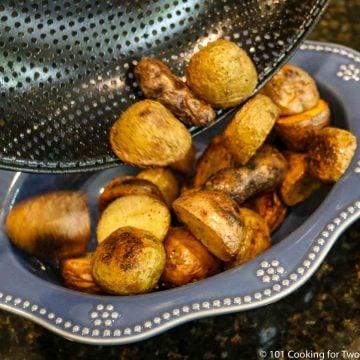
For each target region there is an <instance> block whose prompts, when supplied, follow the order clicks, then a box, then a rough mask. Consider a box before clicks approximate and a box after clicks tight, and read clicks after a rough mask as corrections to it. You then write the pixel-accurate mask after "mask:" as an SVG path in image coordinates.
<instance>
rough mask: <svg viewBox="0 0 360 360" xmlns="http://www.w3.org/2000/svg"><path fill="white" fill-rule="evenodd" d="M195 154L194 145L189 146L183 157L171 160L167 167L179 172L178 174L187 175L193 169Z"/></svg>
mask: <svg viewBox="0 0 360 360" xmlns="http://www.w3.org/2000/svg"><path fill="white" fill-rule="evenodd" d="M195 156H196V149H195V147H194V146H191V148H190V150H189V151H188V153H187V154H186V156H185V157H184V158H183V159H181V160H179V161H175V162H173V163H172V164H170V165H169V167H170V168H171V169H173V170H175V171H177V172H179V173H180V174H183V175H188V174H190V173H191V171H192V169H193V166H194V162H195Z"/></svg>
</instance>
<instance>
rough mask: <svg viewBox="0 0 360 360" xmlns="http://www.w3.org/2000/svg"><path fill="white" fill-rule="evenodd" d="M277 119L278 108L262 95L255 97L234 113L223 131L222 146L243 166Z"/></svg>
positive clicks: (263, 140)
mask: <svg viewBox="0 0 360 360" xmlns="http://www.w3.org/2000/svg"><path fill="white" fill-rule="evenodd" d="M278 118H279V110H278V108H277V107H276V105H275V104H274V103H273V102H272V101H271V100H270V98H268V97H267V96H264V95H256V96H255V97H254V98H252V99H251V100H249V101H248V102H247V103H246V104H245V105H244V106H243V107H242V108H241V109H240V110H239V111H238V112H237V113H236V115H235V117H234V118H233V119H232V120H231V122H230V123H229V124H228V125H227V127H226V129H225V131H224V144H225V146H226V147H227V149H228V150H229V151H230V153H231V155H232V156H233V157H234V159H235V160H236V162H237V163H238V164H240V165H245V164H246V163H247V162H248V161H249V159H250V158H251V157H252V156H253V155H254V154H255V153H256V151H257V149H258V148H259V147H260V146H261V145H262V144H263V143H264V142H265V139H266V137H267V136H268V135H269V133H270V131H271V129H272V128H273V126H274V124H275V121H276V120H277V119H278Z"/></svg>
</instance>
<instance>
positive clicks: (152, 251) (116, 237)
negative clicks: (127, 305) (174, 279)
mask: <svg viewBox="0 0 360 360" xmlns="http://www.w3.org/2000/svg"><path fill="white" fill-rule="evenodd" d="M164 266H165V250H164V246H163V244H162V243H161V242H160V241H159V240H158V239H157V238H156V237H155V236H154V235H152V234H151V233H149V232H148V231H145V230H140V229H136V228H133V227H123V228H120V229H117V230H116V231H114V232H113V233H111V234H110V235H109V236H108V237H107V238H106V239H105V240H104V241H103V242H102V243H101V244H99V245H98V247H97V248H96V251H95V255H94V259H93V266H92V274H93V277H94V280H95V282H96V283H97V284H98V285H99V286H100V287H101V288H102V289H104V290H105V291H106V292H108V293H110V294H116V295H134V294H142V293H146V292H149V291H151V290H152V289H153V288H154V287H155V286H156V285H157V283H158V280H159V278H160V275H161V273H162V271H163V269H164Z"/></svg>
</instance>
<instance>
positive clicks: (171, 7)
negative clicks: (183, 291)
mask: <svg viewBox="0 0 360 360" xmlns="http://www.w3.org/2000/svg"><path fill="white" fill-rule="evenodd" d="M325 3H326V0H316V1H314V0H302V1H298V0H262V1H261V0H244V1H238V0H234V1H231V0H178V1H176V0H175V1H169V0H166V1H165V0H164V1H160V0H147V1H146V0H140V1H139V0H112V1H109V0H108V1H105V0H101V1H100V0H96V1H95V0H71V1H70V0H68V1H66V0H41V1H40V0H38V1H36V0H17V1H9V0H3V1H1V2H0V166H1V167H5V168H11V169H26V170H30V171H45V170H47V171H49V170H50V171H65V170H66V171H73V170H81V169H91V168H93V169H95V168H101V167H106V166H111V165H115V164H117V163H118V161H117V160H116V159H115V157H114V156H113V155H112V152H111V150H110V148H109V145H108V131H109V128H110V126H111V125H112V123H113V122H114V120H115V119H116V118H117V117H118V116H119V115H120V114H121V112H122V111H123V110H124V109H125V108H126V107H128V106H129V104H131V103H133V102H135V101H136V100H138V99H139V97H141V94H140V93H139V90H138V87H137V84H136V82H135V80H134V78H133V74H132V69H133V66H134V64H135V63H136V61H137V60H138V59H139V58H141V57H142V56H144V55H152V56H155V57H157V58H160V59H162V60H164V61H166V62H167V63H169V65H170V67H171V68H172V69H173V70H175V71H177V72H178V73H179V74H180V75H183V69H184V68H185V67H186V64H187V62H188V60H189V58H190V56H191V54H192V53H193V52H194V51H197V50H198V49H199V48H200V47H201V46H204V45H206V44H207V43H208V42H209V41H212V40H215V39H217V38H220V37H228V38H229V39H230V40H233V41H235V42H236V43H238V44H239V45H240V46H242V47H243V48H244V49H246V51H248V53H249V54H250V56H251V57H252V59H253V60H254V62H255V64H256V66H257V69H258V72H259V74H260V82H261V83H262V82H264V81H265V80H266V79H267V77H268V76H269V75H270V74H271V73H272V71H273V70H274V68H275V67H276V65H278V64H279V63H280V62H282V61H284V60H285V57H286V56H287V55H288V54H289V53H290V52H291V50H293V49H294V48H295V47H296V45H298V43H299V41H300V40H301V39H302V37H303V36H304V35H305V33H306V31H307V30H308V29H309V28H310V27H311V25H312V24H313V23H314V22H315V20H316V18H317V17H318V16H319V14H320V12H321V10H322V9H323V7H324V6H325ZM192 131H193V132H194V133H196V132H197V131H198V130H197V129H192Z"/></svg>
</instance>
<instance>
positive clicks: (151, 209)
mask: <svg viewBox="0 0 360 360" xmlns="http://www.w3.org/2000/svg"><path fill="white" fill-rule="evenodd" d="M170 220H171V219H170V212H169V209H168V208H167V206H166V205H165V204H164V203H163V202H162V201H159V200H157V199H155V198H153V197H151V196H148V195H128V196H123V197H121V198H118V199H116V200H114V201H113V202H112V203H111V204H110V205H109V206H108V207H107V208H106V209H105V210H104V211H103V212H102V214H101V216H100V219H99V222H98V224H97V228H96V235H97V240H98V242H99V243H101V242H103V241H104V240H105V239H106V238H107V237H108V236H109V235H110V234H111V233H112V232H113V231H115V230H116V229H119V228H121V227H125V226H132V227H135V228H138V229H142V230H146V231H148V232H150V233H151V234H153V235H154V236H155V237H156V238H157V239H159V240H160V241H162V240H164V238H165V236H166V233H167V231H168V229H169V226H170Z"/></svg>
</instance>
